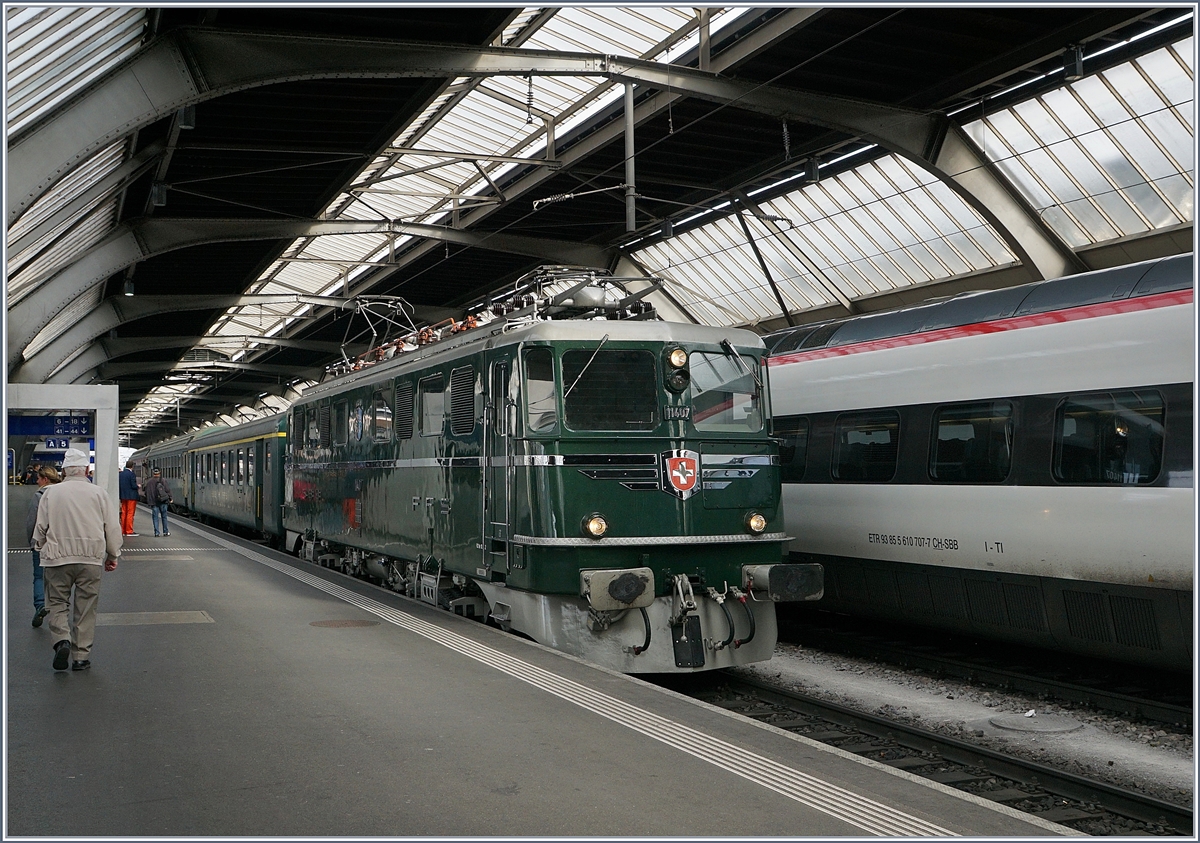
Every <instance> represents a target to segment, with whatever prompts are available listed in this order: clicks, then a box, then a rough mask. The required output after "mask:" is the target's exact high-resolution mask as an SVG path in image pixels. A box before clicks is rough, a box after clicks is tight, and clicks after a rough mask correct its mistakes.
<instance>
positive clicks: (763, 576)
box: [742, 562, 825, 603]
mask: <svg viewBox="0 0 1200 843" xmlns="http://www.w3.org/2000/svg"><path fill="white" fill-rule="evenodd" d="M742 587H743V588H744V589H746V594H747V595H748V596H749V598H750V599H751V600H771V601H772V602H776V603H779V602H789V603H790V602H798V601H804V600H820V599H821V598H822V597H823V596H824V594H825V569H824V568H823V567H822V566H821V565H819V564H817V563H815V562H812V563H792V562H781V563H779V564H776V565H746V566H744V567H743V568H742Z"/></svg>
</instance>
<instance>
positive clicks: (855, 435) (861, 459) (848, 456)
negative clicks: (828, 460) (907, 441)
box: [833, 410, 900, 483]
mask: <svg viewBox="0 0 1200 843" xmlns="http://www.w3.org/2000/svg"><path fill="white" fill-rule="evenodd" d="M899 434H900V414H899V413H897V412H895V411H894V410H885V411H882V412H870V413H843V414H842V415H841V416H838V419H837V421H836V422H835V423H834V434H833V436H834V438H833V476H834V477H835V478H836V479H838V480H858V481H867V482H873V483H886V482H887V481H888V480H891V479H892V478H893V477H894V476H895V475H896V456H897V444H898V441H899Z"/></svg>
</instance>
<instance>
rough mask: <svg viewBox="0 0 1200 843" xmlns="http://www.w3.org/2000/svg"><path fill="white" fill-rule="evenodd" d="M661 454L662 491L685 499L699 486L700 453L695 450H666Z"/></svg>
mask: <svg viewBox="0 0 1200 843" xmlns="http://www.w3.org/2000/svg"><path fill="white" fill-rule="evenodd" d="M662 456H663V462H662V465H663V483H662V489H663V491H664V492H670V493H671V494H673V495H677V496H678V497H679V498H680V499H682V500H687V499H688V498H690V497H691V496H692V495H694V494H695V493H696V490H697V489H699V488H700V455H699V454H698V453H696V452H695V451H666V452H664V453H663V455H662Z"/></svg>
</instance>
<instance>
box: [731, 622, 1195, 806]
mask: <svg viewBox="0 0 1200 843" xmlns="http://www.w3.org/2000/svg"><path fill="white" fill-rule="evenodd" d="M730 673H731V674H733V675H737V674H745V675H747V676H752V677H754V678H756V679H758V680H759V681H763V682H769V683H772V684H775V685H778V686H780V687H783V688H786V689H789V690H795V691H797V692H800V693H804V694H809V695H811V696H814V697H818V698H820V699H823V700H828V701H830V702H836V703H839V704H841V705H845V706H847V707H849V708H853V709H855V710H857V711H863V712H869V713H874V714H880V715H883V716H887V717H893V718H896V719H897V720H900V721H902V722H905V723H909V724H911V725H916V726H920V727H921V728H924V729H928V730H930V731H934V732H938V733H940V734H945V735H949V736H951V737H955V738H959V739H961V740H965V741H969V742H972V743H975V744H978V745H979V746H983V747H987V748H989V749H994V750H997V751H1001V752H1007V753H1011V754H1013V755H1017V756H1020V757H1022V758H1026V759H1029V760H1033V761H1038V762H1039V763H1042V764H1046V765H1048V766H1050V767H1054V768H1055V769H1059V770H1065V771H1068V772H1072V773H1077V774H1080V775H1086V776H1089V777H1093V778H1097V779H1100V780H1102V781H1106V782H1108V783H1109V784H1114V785H1117V786H1120V787H1124V788H1128V789H1130V790H1135V791H1138V792H1141V793H1145V794H1147V795H1150V796H1153V797H1155V798H1158V799H1162V800H1164V801H1167V802H1171V803H1174V804H1176V805H1186V806H1188V807H1192V805H1193V800H1194V792H1195V761H1194V755H1193V747H1192V736H1191V735H1190V734H1187V733H1185V732H1182V731H1177V730H1173V729H1171V728H1167V727H1163V726H1161V725H1160V724H1155V723H1148V722H1145V721H1136V720H1130V719H1128V718H1122V717H1120V716H1118V715H1113V714H1110V713H1107V712H1105V713H1100V712H1097V711H1095V710H1093V709H1090V708H1087V707H1085V706H1082V705H1077V704H1073V703H1068V702H1063V703H1058V702H1055V701H1052V700H1047V699H1040V698H1038V697H1037V696H1034V695H1027V694H1021V693H1010V692H1007V691H1002V690H999V689H996V688H990V687H986V686H981V685H976V684H972V683H971V682H969V681H967V680H959V679H954V678H946V677H943V676H934V675H930V674H928V673H925V672H924V671H922V670H920V669H907V668H899V667H895V666H890V665H883V664H877V663H875V662H872V661H869V660H866V659H860V658H856V657H853V656H843V655H838V654H835V653H826V652H823V651H820V650H814V649H810V648H807V647H801V646H798V645H795V644H779V645H778V647H777V649H776V651H775V657H774V658H773V659H771V661H769V662H764V663H762V664H757V665H751V666H748V667H743V668H734V669H731V670H730ZM1031 711H1032V712H1033V714H1032V715H1030V717H1031V718H1033V717H1038V716H1041V717H1051V716H1052V717H1054V718H1055V720H1054V724H1055V726H1058V725H1059V724H1060V720H1061V718H1069V719H1070V720H1073V721H1076V722H1078V723H1079V728H1077V729H1074V730H1073V731H1069V732H1047V731H1014V730H1011V729H1002V728H997V727H996V726H995V725H993V724H992V722H991V721H992V720H993V719H994V718H997V717H998V716H1003V717H1004V721H1005V722H1011V721H1012V717H1013V715H1018V716H1021V717H1024V716H1025V715H1026V714H1028V713H1029V712H1031Z"/></svg>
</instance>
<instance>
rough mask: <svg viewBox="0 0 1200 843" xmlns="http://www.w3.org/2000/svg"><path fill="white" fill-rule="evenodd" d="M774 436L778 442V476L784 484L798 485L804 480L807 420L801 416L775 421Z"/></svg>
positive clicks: (806, 455)
mask: <svg viewBox="0 0 1200 843" xmlns="http://www.w3.org/2000/svg"><path fill="white" fill-rule="evenodd" d="M774 425H775V430H774V433H775V436H776V438H778V439H779V440H780V441H779V475H780V479H781V480H782V481H783V482H784V483H799V482H800V481H801V480H803V479H804V462H805V460H806V459H807V458H808V419H806V418H804V417H802V416H796V417H793V418H782V419H776V420H775V422H774Z"/></svg>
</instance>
